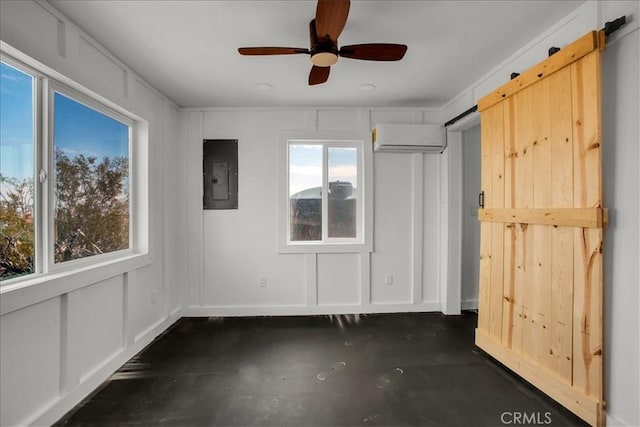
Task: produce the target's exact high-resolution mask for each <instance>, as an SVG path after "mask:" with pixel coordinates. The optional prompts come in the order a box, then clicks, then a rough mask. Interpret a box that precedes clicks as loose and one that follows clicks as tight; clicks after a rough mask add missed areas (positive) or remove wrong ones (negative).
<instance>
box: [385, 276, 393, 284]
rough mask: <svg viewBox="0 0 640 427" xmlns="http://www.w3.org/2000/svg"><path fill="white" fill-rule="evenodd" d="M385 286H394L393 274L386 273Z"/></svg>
mask: <svg viewBox="0 0 640 427" xmlns="http://www.w3.org/2000/svg"><path fill="white" fill-rule="evenodd" d="M384 284H385V285H387V286H391V285H393V274H391V273H386V274H385V275H384Z"/></svg>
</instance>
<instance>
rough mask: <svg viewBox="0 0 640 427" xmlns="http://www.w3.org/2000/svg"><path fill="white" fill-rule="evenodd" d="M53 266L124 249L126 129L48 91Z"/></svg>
mask: <svg viewBox="0 0 640 427" xmlns="http://www.w3.org/2000/svg"><path fill="white" fill-rule="evenodd" d="M52 122H53V161H54V170H55V183H54V184H53V185H54V195H55V196H54V209H53V215H54V217H53V233H54V236H53V245H54V248H53V260H54V263H62V262H66V261H71V260H76V259H80V258H87V257H91V256H95V255H102V254H107V253H111V252H117V251H122V250H128V249H130V247H131V239H130V223H131V221H130V218H131V215H130V203H129V200H130V195H129V183H130V168H129V164H130V155H129V153H130V144H131V142H130V141H131V125H130V124H128V123H125V122H123V121H121V120H117V119H116V118H114V117H113V116H112V115H108V114H106V113H105V112H102V111H99V110H98V109H96V108H92V107H89V106H88V105H86V104H84V103H82V102H80V101H78V100H76V99H74V98H73V97H71V96H69V95H67V94H63V93H61V92H60V91H57V90H56V91H53V120H52Z"/></svg>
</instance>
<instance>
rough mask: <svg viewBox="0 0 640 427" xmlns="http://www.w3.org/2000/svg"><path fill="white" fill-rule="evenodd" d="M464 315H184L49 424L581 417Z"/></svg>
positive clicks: (448, 422) (472, 422)
mask: <svg viewBox="0 0 640 427" xmlns="http://www.w3.org/2000/svg"><path fill="white" fill-rule="evenodd" d="M476 322H477V316H476V315H475V314H474V313H470V312H467V313H464V314H463V315H461V316H444V315H441V314H438V313H414V314H408V313H402V314H378V315H360V316H358V315H342V316H300V317H251V318H184V319H181V320H180V321H178V322H177V323H176V324H175V325H174V326H173V327H171V328H170V329H169V330H168V331H167V332H165V333H164V334H163V335H162V336H161V337H159V338H158V339H157V340H155V341H154V342H153V343H152V344H151V345H150V346H148V347H147V348H146V349H145V350H143V351H142V352H141V353H140V354H138V355H137V356H135V357H134V358H133V359H131V360H130V361H129V362H127V363H126V364H125V365H124V366H123V367H122V368H121V369H120V370H119V371H117V372H116V373H115V374H114V375H113V376H112V377H111V378H109V379H108V380H107V381H106V382H105V383H104V384H103V385H102V386H101V387H100V388H99V389H98V390H97V391H96V392H95V393H94V394H93V395H92V396H89V397H88V398H87V399H85V400H84V401H83V402H81V403H80V404H79V405H78V406H77V407H76V408H74V409H73V410H72V411H70V412H69V413H68V414H66V415H65V416H64V417H63V418H62V419H61V420H59V421H58V423H57V424H56V425H60V426H83V425H138V426H140V425H142V426H155V425H168V426H267V425H269V426H321V425H322V426H354V425H360V426H365V425H366V426H370V425H377V426H382V425H383V426H395V425H415V426H432V425H433V426H501V425H523V424H526V425H536V424H537V425H556V426H560V425H562V426H568V425H571V426H576V425H585V424H584V423H583V422H582V421H581V420H580V419H579V418H577V417H575V416H574V415H572V414H571V413H570V412H568V411H567V410H565V409H564V408H562V407H561V406H560V405H558V404H556V403H555V402H554V401H552V400H551V399H549V398H548V397H546V396H545V395H543V394H542V393H540V392H539V391H537V390H536V389H535V388H533V387H531V386H530V385H528V384H527V383H525V382H523V381H522V380H520V379H519V378H518V377H517V376H515V375H513V374H512V373H511V372H510V371H508V370H507V369H506V368H504V367H502V366H501V365H500V364H498V363H497V362H495V361H494V360H493V359H491V358H490V357H488V356H487V355H486V354H484V353H483V352H482V351H481V350H480V349H478V348H477V347H475V346H474V344H473V336H474V328H475V325H476ZM523 421H527V422H526V423H523Z"/></svg>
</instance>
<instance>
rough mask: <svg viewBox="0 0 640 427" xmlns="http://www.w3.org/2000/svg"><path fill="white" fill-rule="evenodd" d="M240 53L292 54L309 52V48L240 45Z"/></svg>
mask: <svg viewBox="0 0 640 427" xmlns="http://www.w3.org/2000/svg"><path fill="white" fill-rule="evenodd" d="M238 52H239V53H240V55H294V54H296V53H306V54H308V53H309V49H304V48H301V47H241V48H238Z"/></svg>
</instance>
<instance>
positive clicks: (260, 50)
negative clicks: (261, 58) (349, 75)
mask: <svg viewBox="0 0 640 427" xmlns="http://www.w3.org/2000/svg"><path fill="white" fill-rule="evenodd" d="M349 6H350V0H318V4H317V5H316V17H315V19H313V20H312V21H311V22H309V38H310V45H311V48H310V49H305V48H299V47H241V48H239V49H238V52H239V53H240V54H241V55H293V54H300V53H302V54H306V55H311V62H312V63H313V67H312V68H311V72H310V73H309V85H317V84H320V83H324V82H326V81H327V79H328V78H329V72H330V71H331V66H332V65H333V64H335V63H336V62H338V57H340V56H342V57H345V58H352V59H362V60H367V61H399V60H400V59H402V57H403V56H404V54H405V52H406V51H407V46H406V45H403V44H394V43H367V44H354V45H348V46H342V47H341V48H340V49H338V37H339V36H340V33H342V30H343V28H344V26H345V24H346V23H347V16H349Z"/></svg>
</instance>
